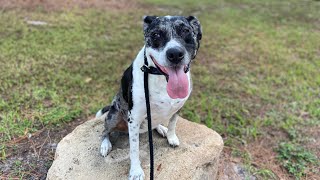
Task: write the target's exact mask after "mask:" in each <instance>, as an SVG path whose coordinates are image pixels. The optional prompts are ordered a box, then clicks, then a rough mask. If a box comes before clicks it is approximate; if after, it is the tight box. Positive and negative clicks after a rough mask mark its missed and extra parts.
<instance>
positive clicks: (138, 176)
mask: <svg viewBox="0 0 320 180" xmlns="http://www.w3.org/2000/svg"><path fill="white" fill-rule="evenodd" d="M128 179H129V180H143V179H144V172H143V170H142V168H141V166H140V165H139V166H138V167H135V168H132V167H131V168H130V174H129V178H128Z"/></svg>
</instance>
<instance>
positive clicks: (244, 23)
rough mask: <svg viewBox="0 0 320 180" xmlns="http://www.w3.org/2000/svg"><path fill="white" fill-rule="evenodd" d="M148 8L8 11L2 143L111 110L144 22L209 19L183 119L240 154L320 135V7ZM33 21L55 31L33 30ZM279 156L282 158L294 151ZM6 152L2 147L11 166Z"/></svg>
mask: <svg viewBox="0 0 320 180" xmlns="http://www.w3.org/2000/svg"><path fill="white" fill-rule="evenodd" d="M141 3H145V4H148V6H150V8H149V10H148V11H149V12H148V11H147V12H146V11H142V10H140V11H137V10H134V9H128V10H127V11H123V12H121V15H119V12H118V11H103V10H95V9H86V10H73V11H69V12H67V11H63V12H50V13H46V12H44V11H42V10H37V11H34V12H30V11H26V10H21V11H17V10H9V11H0V39H1V41H0V64H1V66H0V84H1V86H0V119H1V121H0V142H1V143H6V142H8V141H10V140H12V139H14V138H16V137H19V136H23V135H26V134H28V133H32V132H36V131H38V130H40V129H42V128H43V127H55V126H63V124H64V123H66V122H69V121H72V120H74V119H75V118H78V117H83V118H86V117H88V116H89V115H92V114H94V113H95V112H96V110H97V109H99V108H100V107H102V106H103V105H105V104H107V103H109V102H110V101H111V99H112V97H113V95H114V94H115V92H116V91H117V90H118V86H119V80H120V77H121V74H122V72H123V70H124V69H125V68H126V67H127V66H128V65H129V64H130V63H131V60H133V59H134V57H135V55H136V52H138V50H139V48H141V47H142V45H143V36H142V27H141V26H142V24H141V23H140V22H141V17H142V16H143V15H144V14H148V13H149V14H158V15H165V14H181V13H182V14H184V15H187V14H194V15H196V16H197V17H198V18H199V19H200V22H201V24H202V26H203V40H202V43H201V48H200V52H199V54H198V56H197V59H196V61H195V62H194V64H193V65H192V73H193V79H194V91H193V94H192V97H191V99H190V100H189V101H188V102H187V104H186V106H185V107H184V108H183V110H182V112H181V115H182V116H184V117H186V118H188V119H190V120H192V121H195V122H199V123H205V124H206V125H207V126H208V127H210V128H212V129H214V130H216V131H218V133H220V134H221V135H222V136H223V137H224V140H225V145H226V146H229V147H232V148H233V149H235V150H240V149H239V148H238V147H239V146H243V145H246V144H249V143H250V142H252V141H255V140H256V139H257V138H260V137H264V136H267V135H268V133H269V132H268V131H269V130H270V129H272V130H273V131H282V132H284V133H286V134H287V135H288V137H278V139H277V138H276V139H275V143H276V145H275V146H278V144H279V143H280V142H282V141H285V143H289V144H290V143H294V144H295V145H294V147H296V146H297V147H300V146H303V145H304V143H303V140H301V137H300V135H299V134H300V132H301V129H303V128H309V127H316V126H319V124H320V100H319V99H320V96H319V94H320V76H319V74H320V51H319V49H320V41H319V39H320V31H319V29H320V22H319V19H320V12H319V11H318V9H319V8H320V3H319V2H317V1H305V2H301V1H298V0H292V1H274V0H272V1H258V0H243V1H235V0H226V1H222V0H219V1H214V2H213V1H208V0H204V1H197V2H195V1H189V0H188V1H184V3H181V2H180V1H163V0H157V1H151V0H147V1H146V2H144V1H141ZM157 7H164V8H162V9H157ZM26 19H30V20H41V21H45V22H47V23H48V24H49V25H47V26H32V25H28V24H27V23H26ZM137 22H138V23H137ZM279 147H280V149H279V150H277V151H276V152H277V153H279V156H280V157H282V156H283V151H282V150H283V148H284V149H288V148H289V147H287V146H283V145H281V144H280V145H279ZM305 148H307V147H305ZM5 149H6V148H5V147H4V146H3V147H2V146H1V149H0V150H1V154H2V158H5ZM290 151H291V149H290ZM240 152H241V153H243V154H245V153H249V154H250V152H242V151H241V150H240ZM288 153H290V152H288ZM312 153H316V152H314V150H312V151H310V154H312ZM249 156H250V155H249ZM290 156H291V155H290ZM241 158H242V159H243V162H245V164H247V165H248V166H247V167H248V169H249V171H250V169H251V171H250V172H252V174H255V175H257V176H259V177H262V178H263V177H265V178H267V179H268V178H270V177H273V176H274V175H273V174H272V172H271V170H268V169H265V168H264V167H260V168H258V169H257V168H254V167H253V166H251V162H252V158H251V159H250V158H249V159H247V160H245V159H246V158H245V157H241ZM318 158H319V157H318ZM303 159H304V158H303ZM286 161H287V159H286V158H279V163H280V164H283V166H284V167H285V168H287V167H289V168H287V169H288V172H289V173H290V174H291V175H292V176H294V177H296V178H302V177H304V176H305V174H303V173H301V172H303V168H301V169H300V170H295V171H291V170H290V165H288V166H287V165H285V162H286ZM293 166H295V165H293ZM303 167H304V168H308V167H313V166H312V165H310V164H308V163H304V164H303Z"/></svg>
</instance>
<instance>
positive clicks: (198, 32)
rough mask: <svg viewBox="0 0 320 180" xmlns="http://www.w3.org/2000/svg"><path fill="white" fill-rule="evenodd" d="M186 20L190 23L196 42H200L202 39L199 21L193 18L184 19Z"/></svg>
mask: <svg viewBox="0 0 320 180" xmlns="http://www.w3.org/2000/svg"><path fill="white" fill-rule="evenodd" d="M186 19H187V20H188V22H189V23H190V25H191V27H192V29H193V32H194V34H195V35H196V37H197V40H198V41H200V40H201V38H202V29H201V25H200V21H199V20H198V19H197V18H196V17H194V16H189V17H186Z"/></svg>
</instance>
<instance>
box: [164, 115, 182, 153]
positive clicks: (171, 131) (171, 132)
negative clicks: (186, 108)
mask: <svg viewBox="0 0 320 180" xmlns="http://www.w3.org/2000/svg"><path fill="white" fill-rule="evenodd" d="M177 116H178V115H177V114H174V115H173V116H172V117H171V118H170V121H169V124H168V133H167V139H168V142H169V144H170V145H171V146H173V147H176V146H179V144H180V142H179V139H178V137H177V135H176V124H177Z"/></svg>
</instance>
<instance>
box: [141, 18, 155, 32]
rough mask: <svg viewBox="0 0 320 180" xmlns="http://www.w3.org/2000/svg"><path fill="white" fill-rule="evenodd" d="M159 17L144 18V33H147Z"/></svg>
mask: <svg viewBox="0 0 320 180" xmlns="http://www.w3.org/2000/svg"><path fill="white" fill-rule="evenodd" d="M157 18H158V16H144V17H143V31H145V30H146V29H147V28H148V26H149V25H150V24H151V23H152V21H153V20H155V19H157Z"/></svg>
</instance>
